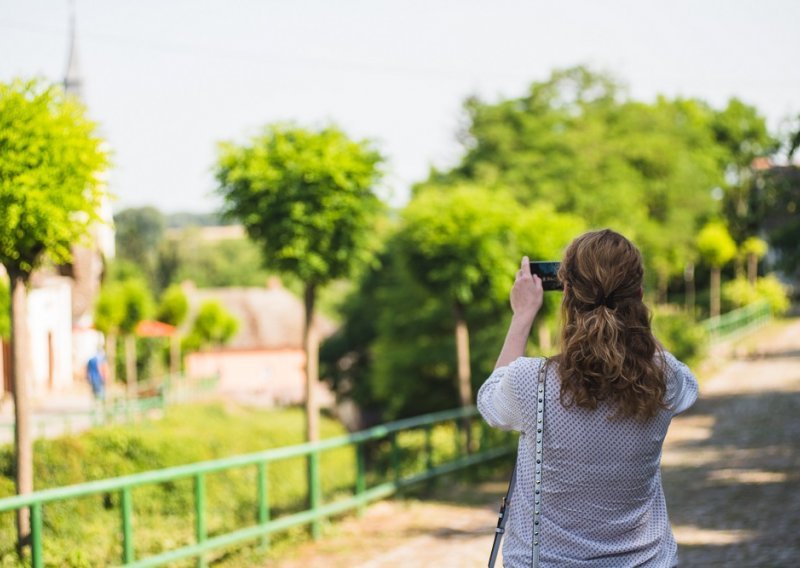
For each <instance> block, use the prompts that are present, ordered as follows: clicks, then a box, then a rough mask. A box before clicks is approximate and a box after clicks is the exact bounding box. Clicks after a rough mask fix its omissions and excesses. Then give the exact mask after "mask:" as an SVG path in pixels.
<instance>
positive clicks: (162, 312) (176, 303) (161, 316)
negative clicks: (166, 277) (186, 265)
mask: <svg viewBox="0 0 800 568" xmlns="http://www.w3.org/2000/svg"><path fill="white" fill-rule="evenodd" d="M188 313H189V299H188V298H187V297H186V293H185V292H184V291H183V288H181V287H180V286H179V285H178V284H173V285H172V286H170V287H169V288H167V289H166V290H164V293H163V294H161V300H160V301H159V303H158V309H157V311H156V319H157V320H158V321H161V322H164V323H168V324H170V325H174V326H176V327H177V326H179V325H181V324H182V323H183V321H184V320H185V319H186V316H187V314H188Z"/></svg>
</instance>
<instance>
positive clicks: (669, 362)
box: [664, 351, 698, 414]
mask: <svg viewBox="0 0 800 568" xmlns="http://www.w3.org/2000/svg"><path fill="white" fill-rule="evenodd" d="M664 360H665V362H666V367H667V394H666V397H665V400H664V402H665V403H666V405H667V406H668V407H669V408H670V410H672V412H673V413H675V414H680V413H681V412H683V411H684V410H686V409H688V408H689V407H690V406H692V405H693V404H694V402H695V401H696V400H697V393H698V388H697V379H696V378H695V376H694V374H693V373H692V371H691V370H689V367H687V366H686V365H685V364H684V363H681V362H680V361H678V360H677V359H676V358H675V356H674V355H672V353H668V352H666V351H664Z"/></svg>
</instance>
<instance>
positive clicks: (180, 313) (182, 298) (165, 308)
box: [156, 284, 189, 376]
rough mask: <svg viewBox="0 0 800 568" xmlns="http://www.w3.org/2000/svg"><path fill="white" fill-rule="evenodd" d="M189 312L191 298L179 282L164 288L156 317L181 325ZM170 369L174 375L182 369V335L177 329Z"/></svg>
mask: <svg viewBox="0 0 800 568" xmlns="http://www.w3.org/2000/svg"><path fill="white" fill-rule="evenodd" d="M188 314H189V298H187V297H186V293H185V292H184V291H183V288H181V287H180V286H179V285H178V284H172V285H171V286H170V287H169V288H167V289H166V290H164V293H163V294H162V295H161V301H160V302H159V304H158V311H157V315H156V318H157V319H158V321H162V322H164V323H168V324H169V325H172V326H175V328H178V327H180V325H181V324H182V323H183V322H184V320H185V319H186V316H187V315H188ZM169 363H170V365H169V371H170V373H171V374H172V375H173V376H176V375H178V373H180V371H181V367H182V365H181V343H180V336H179V335H178V332H177V329H176V332H175V333H174V334H173V336H172V337H171V338H170V349H169Z"/></svg>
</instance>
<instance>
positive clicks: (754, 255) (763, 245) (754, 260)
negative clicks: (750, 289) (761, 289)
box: [740, 237, 769, 286]
mask: <svg viewBox="0 0 800 568" xmlns="http://www.w3.org/2000/svg"><path fill="white" fill-rule="evenodd" d="M767 250H769V245H767V242H766V241H765V240H763V239H759V238H758V237H748V238H747V239H745V241H744V242H743V243H742V246H741V247H740V252H741V253H742V256H744V258H745V260H746V261H747V280H748V281H749V282H750V284H751V285H752V286H755V285H756V278H757V277H758V261H759V260H761V259H762V258H764V257H765V256H766V255H767Z"/></svg>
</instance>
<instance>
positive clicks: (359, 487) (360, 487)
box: [356, 442, 367, 517]
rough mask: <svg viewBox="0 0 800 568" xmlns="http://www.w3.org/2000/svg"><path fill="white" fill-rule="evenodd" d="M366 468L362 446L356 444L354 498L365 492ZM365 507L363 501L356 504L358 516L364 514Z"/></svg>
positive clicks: (359, 443)
mask: <svg viewBox="0 0 800 568" xmlns="http://www.w3.org/2000/svg"><path fill="white" fill-rule="evenodd" d="M366 470H367V466H366V463H365V459H364V444H363V443H362V442H356V497H361V496H362V495H364V492H365V491H366V490H367V471H366ZM365 509H366V507H365V504H364V502H363V501H359V503H358V516H359V517H360V516H362V515H363V514H364V511H365Z"/></svg>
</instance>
